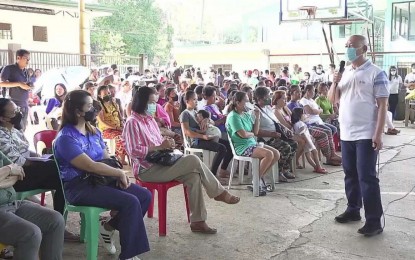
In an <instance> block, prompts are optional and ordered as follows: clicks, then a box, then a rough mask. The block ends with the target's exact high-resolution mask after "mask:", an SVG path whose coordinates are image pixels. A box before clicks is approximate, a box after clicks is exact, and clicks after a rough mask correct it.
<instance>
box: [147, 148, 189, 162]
mask: <svg viewBox="0 0 415 260" xmlns="http://www.w3.org/2000/svg"><path fill="white" fill-rule="evenodd" d="M182 157H183V153H182V152H181V151H179V150H177V149H174V150H163V151H155V152H152V153H150V154H148V155H147V156H146V161H148V162H149V163H155V164H160V165H163V166H172V165H173V164H175V163H176V162H177V161H178V160H179V159H180V158H182Z"/></svg>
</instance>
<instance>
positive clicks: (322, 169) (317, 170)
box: [313, 168, 327, 174]
mask: <svg viewBox="0 0 415 260" xmlns="http://www.w3.org/2000/svg"><path fill="white" fill-rule="evenodd" d="M313 172H315V173H321V174H326V173H327V170H326V169H324V168H315V169H314V171H313Z"/></svg>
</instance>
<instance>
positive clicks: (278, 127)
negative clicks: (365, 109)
mask: <svg viewBox="0 0 415 260" xmlns="http://www.w3.org/2000/svg"><path fill="white" fill-rule="evenodd" d="M256 106H257V107H258V108H259V110H261V111H262V113H263V114H265V115H266V116H267V117H268V118H269V119H271V120H272V122H274V126H275V131H276V132H277V133H280V134H281V139H283V140H291V139H292V138H293V133H292V132H291V131H290V130H289V129H288V128H286V127H285V126H283V125H282V124H280V123H278V122H275V120H274V119H273V118H272V117H270V116H269V115H268V114H267V113H265V111H264V110H262V108H260V107H259V106H258V105H256Z"/></svg>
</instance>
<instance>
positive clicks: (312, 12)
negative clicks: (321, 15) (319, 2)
mask: <svg viewBox="0 0 415 260" xmlns="http://www.w3.org/2000/svg"><path fill="white" fill-rule="evenodd" d="M298 10H300V11H303V12H304V11H305V12H307V18H308V19H316V13H317V6H311V5H310V6H301V7H299V8H298Z"/></svg>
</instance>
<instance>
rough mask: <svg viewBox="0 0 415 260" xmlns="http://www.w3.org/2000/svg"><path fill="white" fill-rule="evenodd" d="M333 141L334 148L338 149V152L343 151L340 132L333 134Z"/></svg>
mask: <svg viewBox="0 0 415 260" xmlns="http://www.w3.org/2000/svg"><path fill="white" fill-rule="evenodd" d="M333 142H334V148H335V149H336V152H340V151H341V147H340V137H339V133H335V134H334V135H333Z"/></svg>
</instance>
